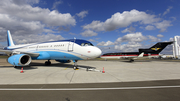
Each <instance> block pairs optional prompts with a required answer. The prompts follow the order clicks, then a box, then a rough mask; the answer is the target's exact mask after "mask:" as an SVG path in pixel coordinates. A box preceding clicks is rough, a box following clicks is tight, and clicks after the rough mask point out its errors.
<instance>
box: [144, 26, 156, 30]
mask: <svg viewBox="0 0 180 101" xmlns="http://www.w3.org/2000/svg"><path fill="white" fill-rule="evenodd" d="M145 29H146V30H154V29H155V27H154V26H152V25H148V26H146V27H145Z"/></svg>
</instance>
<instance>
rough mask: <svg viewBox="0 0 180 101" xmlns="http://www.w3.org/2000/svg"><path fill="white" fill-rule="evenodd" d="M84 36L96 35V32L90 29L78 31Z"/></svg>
mask: <svg viewBox="0 0 180 101" xmlns="http://www.w3.org/2000/svg"><path fill="white" fill-rule="evenodd" d="M80 34H81V35H82V36H84V37H91V36H97V33H96V32H93V31H92V30H86V31H84V32H82V33H80Z"/></svg>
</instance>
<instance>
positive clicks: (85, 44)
mask: <svg viewBox="0 0 180 101" xmlns="http://www.w3.org/2000/svg"><path fill="white" fill-rule="evenodd" d="M81 46H93V44H92V43H82V44H81Z"/></svg>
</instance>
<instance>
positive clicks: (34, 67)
mask: <svg viewBox="0 0 180 101" xmlns="http://www.w3.org/2000/svg"><path fill="white" fill-rule="evenodd" d="M39 66H43V67H44V68H46V67H53V68H54V67H55V68H56V67H57V68H72V69H73V68H74V65H72V64H70V63H67V64H65V63H52V64H51V65H50V66H46V65H45V64H44V63H31V64H30V65H29V66H19V67H16V68H15V69H18V70H21V68H22V67H23V70H32V69H38V67H39ZM78 67H79V68H84V69H87V68H92V69H96V67H92V66H84V65H78ZM0 68H14V66H0Z"/></svg>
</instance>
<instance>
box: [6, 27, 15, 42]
mask: <svg viewBox="0 0 180 101" xmlns="http://www.w3.org/2000/svg"><path fill="white" fill-rule="evenodd" d="M7 42H8V46H14V42H13V40H12V37H11V33H10V31H9V30H8V31H7Z"/></svg>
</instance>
